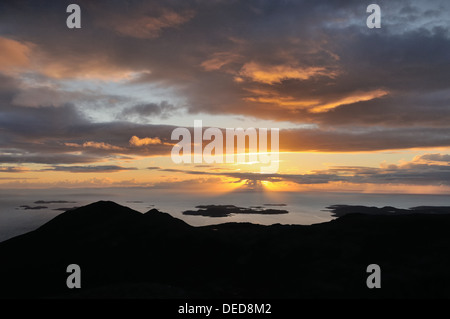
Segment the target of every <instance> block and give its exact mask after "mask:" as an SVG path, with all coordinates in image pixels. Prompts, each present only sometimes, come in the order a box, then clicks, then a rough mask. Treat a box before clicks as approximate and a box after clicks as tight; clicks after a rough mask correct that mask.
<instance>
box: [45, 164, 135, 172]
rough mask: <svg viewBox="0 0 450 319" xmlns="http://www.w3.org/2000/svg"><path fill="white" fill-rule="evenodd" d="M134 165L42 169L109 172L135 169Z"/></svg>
mask: <svg viewBox="0 0 450 319" xmlns="http://www.w3.org/2000/svg"><path fill="white" fill-rule="evenodd" d="M136 169H137V168H135V167H122V166H117V165H98V166H53V167H49V168H45V169H42V171H57V172H70V173H111V172H120V171H130V170H136Z"/></svg>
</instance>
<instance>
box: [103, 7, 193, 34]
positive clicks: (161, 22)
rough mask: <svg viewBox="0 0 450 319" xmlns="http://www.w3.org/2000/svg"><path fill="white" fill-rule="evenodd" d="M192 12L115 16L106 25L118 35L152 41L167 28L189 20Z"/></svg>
mask: <svg viewBox="0 0 450 319" xmlns="http://www.w3.org/2000/svg"><path fill="white" fill-rule="evenodd" d="M194 15H195V14H194V12H193V11H191V10H189V11H184V12H181V13H177V12H174V11H170V10H163V12H161V14H160V15H159V16H147V15H143V16H132V17H129V16H124V15H117V16H115V18H114V19H112V20H111V21H113V23H107V26H108V27H112V28H113V29H114V30H115V31H117V32H118V33H119V34H120V35H123V36H129V37H133V38H139V39H152V38H157V37H158V36H160V34H161V32H162V31H163V30H164V29H167V28H174V27H177V26H179V25H181V24H183V23H186V22H187V21H189V20H191V19H192V17H193V16H194Z"/></svg>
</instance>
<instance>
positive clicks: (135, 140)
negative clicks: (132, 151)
mask: <svg viewBox="0 0 450 319" xmlns="http://www.w3.org/2000/svg"><path fill="white" fill-rule="evenodd" d="M130 144H131V145H132V146H144V145H157V144H162V142H161V140H160V139H159V137H144V138H139V137H137V136H133V137H131V138H130Z"/></svg>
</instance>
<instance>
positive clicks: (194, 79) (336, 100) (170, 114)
mask: <svg viewBox="0 0 450 319" xmlns="http://www.w3.org/2000/svg"><path fill="white" fill-rule="evenodd" d="M372 2H374V1H369V2H366V1H360V0H355V1H351V0H348V1H344V0H342V1H336V0H334V1H330V0H327V1H326V0H318V1H284V0H280V1H273V0H265V1H264V0H258V1H255V0H253V1H252V0H250V1H237V0H229V1H225V0H223V1H222V0H196V1H191V0H185V1H171V0H168V1H79V0H78V1H75V0H71V1H39V0H37V1H21V0H19V1H8V0H5V1H2V2H1V3H0V189H16V188H21V189H27V188H43V189H45V188H49V189H50V188H102V187H147V188H149V189H152V188H157V189H167V191H168V192H169V191H171V190H178V191H180V190H181V191H185V192H196V193H199V192H208V193H211V192H218V193H221V192H230V191H234V190H253V191H267V192H276V191H299V192H300V191H311V190H312V191H324V192H336V191H339V192H342V191H344V192H345V191H348V192H361V193H383V192H388V193H417V194H447V193H449V191H450V126H449V124H448V123H450V54H449V52H450V36H449V28H450V15H449V12H450V3H448V1H445V0H442V1H437V0H436V1H407V0H399V1H376V2H375V3H376V4H378V5H379V6H380V8H381V28H374V29H370V28H368V27H367V25H366V19H367V17H368V16H369V15H370V13H367V12H366V8H367V6H368V5H369V4H371V3H372ZM71 3H76V4H78V5H79V7H80V9H81V28H79V29H78V28H74V29H69V28H68V27H67V25H66V20H67V18H68V16H69V15H70V13H67V12H66V8H67V6H68V5H69V4H71ZM195 120H201V121H202V123H203V127H204V128H207V127H217V128H219V129H221V130H225V129H226V128H250V127H254V128H268V129H270V128H278V129H279V153H277V158H278V160H277V163H278V164H277V166H278V170H277V171H276V172H271V173H268V174H263V173H261V170H260V168H261V166H262V164H261V163H258V162H257V161H256V162H251V161H247V162H243V161H240V162H239V161H235V162H233V163H191V164H189V163H181V164H177V163H175V162H174V161H173V159H172V157H171V151H172V149H173V147H174V145H175V144H176V143H177V142H178V141H177V140H172V138H171V134H172V132H173V131H174V130H175V129H176V128H179V127H186V128H189V129H190V131H191V132H193V126H194V121H195ZM193 143H194V142H193ZM192 146H194V144H192ZM203 146H205V144H203Z"/></svg>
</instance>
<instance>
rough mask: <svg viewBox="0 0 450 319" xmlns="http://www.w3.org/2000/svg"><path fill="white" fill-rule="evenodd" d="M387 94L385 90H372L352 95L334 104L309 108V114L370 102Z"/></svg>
mask: <svg viewBox="0 0 450 319" xmlns="http://www.w3.org/2000/svg"><path fill="white" fill-rule="evenodd" d="M388 93H389V92H387V91H385V90H374V91H369V92H359V93H354V94H352V95H350V96H347V97H344V98H342V99H339V100H337V101H334V102H330V103H326V104H321V105H317V106H315V107H313V108H311V109H310V112H312V113H322V112H327V111H329V110H331V109H334V108H336V107H338V106H341V105H345V104H352V103H357V102H363V101H370V100H373V99H376V98H379V97H382V96H385V95H387V94H388Z"/></svg>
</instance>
